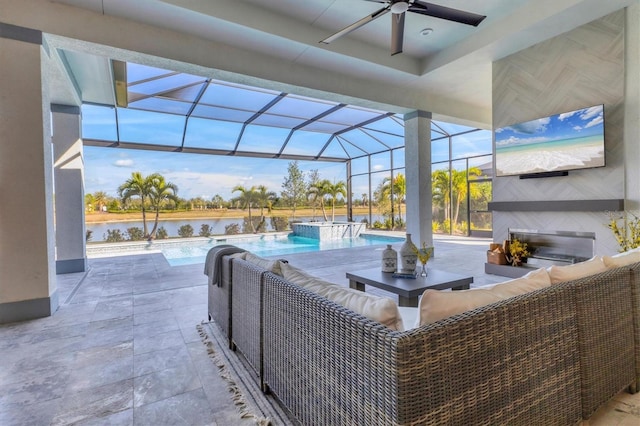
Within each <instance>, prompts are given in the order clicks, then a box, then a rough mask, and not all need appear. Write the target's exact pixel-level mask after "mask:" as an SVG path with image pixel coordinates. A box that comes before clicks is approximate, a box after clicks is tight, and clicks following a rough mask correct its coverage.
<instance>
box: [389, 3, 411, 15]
mask: <svg viewBox="0 0 640 426" xmlns="http://www.w3.org/2000/svg"><path fill="white" fill-rule="evenodd" d="M407 10H409V3H408V2H406V1H399V2H397V3H394V4H392V5H391V13H395V14H396V15H400V14H403V13H405V12H406V11H407Z"/></svg>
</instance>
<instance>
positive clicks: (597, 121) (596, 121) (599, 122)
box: [584, 115, 604, 129]
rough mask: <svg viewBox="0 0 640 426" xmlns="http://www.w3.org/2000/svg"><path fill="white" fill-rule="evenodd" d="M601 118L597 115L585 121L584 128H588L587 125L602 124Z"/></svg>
mask: <svg viewBox="0 0 640 426" xmlns="http://www.w3.org/2000/svg"><path fill="white" fill-rule="evenodd" d="M603 121H604V120H603V118H602V115H599V116H597V117H596V118H594V119H593V120H591V121H590V122H589V123H587V125H586V126H584V127H585V129H588V128H589V127H593V126H597V125H599V124H602V122H603Z"/></svg>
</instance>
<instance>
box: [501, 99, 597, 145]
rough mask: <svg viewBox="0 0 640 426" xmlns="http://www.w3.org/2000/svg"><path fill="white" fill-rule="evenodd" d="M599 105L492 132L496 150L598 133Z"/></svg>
mask: <svg viewBox="0 0 640 426" xmlns="http://www.w3.org/2000/svg"><path fill="white" fill-rule="evenodd" d="M603 129H604V111H603V107H602V105H598V106H594V107H590V108H584V109H579V110H576V111H571V112H566V113H562V114H557V115H553V116H550V117H546V118H540V119H538V120H532V121H528V122H526V123H519V124H514V125H512V126H507V127H503V128H502V129H497V130H496V147H507V146H514V145H525V144H530V143H540V142H547V141H554V140H561V139H567V138H576V137H586V136H593V135H597V134H602V132H603Z"/></svg>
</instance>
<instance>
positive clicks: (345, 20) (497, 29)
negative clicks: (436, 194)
mask: <svg viewBox="0 0 640 426" xmlns="http://www.w3.org/2000/svg"><path fill="white" fill-rule="evenodd" d="M53 1H54V2H56V3H64V4H67V5H72V6H76V7H80V8H85V9H89V10H91V11H93V12H96V13H99V14H104V15H108V16H113V17H118V18H124V19H127V20H130V21H135V22H140V23H143V24H147V25H153V26H156V27H162V28H168V29H171V30H174V31H178V32H181V33H187V34H191V35H194V36H197V37H199V38H204V39H209V40H212V41H215V42H216V43H221V44H224V45H228V46H231V47H234V48H238V49H242V50H244V51H251V52H256V53H259V54H260V55H268V56H269V57H273V58H275V59H276V60H277V61H279V63H280V64H281V66H283V67H286V66H287V64H290V65H291V66H293V65H296V66H297V65H300V66H304V67H312V68H316V69H320V70H326V71H328V72H336V73H338V74H340V75H346V76H351V77H361V78H364V79H366V81H367V82H374V83H375V82H380V84H381V85H384V86H381V87H396V88H398V89H402V90H405V91H407V93H415V96H420V97H423V98H424V97H433V98H434V99H438V100H441V99H451V100H456V101H460V102H463V103H465V104H466V105H470V106H473V107H475V108H479V109H484V110H487V111H489V112H490V111H491V78H492V77H491V63H492V61H495V60H497V59H500V58H502V57H504V56H507V55H509V54H511V53H514V52H517V51H519V50H521V49H524V48H526V47H529V46H531V45H534V44H536V43H539V42H541V41H543V40H546V39H548V38H551V37H553V36H555V35H558V34H561V33H563V32H566V31H568V30H570V29H573V28H575V27H577V26H580V25H583V24H585V23H587V22H590V21H592V20H595V19H597V18H599V17H602V16H605V15H607V14H609V13H612V12H614V11H616V10H619V9H621V8H623V7H625V6H627V5H630V4H632V3H636V2H637V0H607V1H603V0H476V1H468V0H434V1H432V3H437V4H439V5H443V6H447V7H451V8H456V9H462V10H466V11H470V12H474V13H478V14H481V15H486V16H487V18H486V19H485V20H484V21H483V22H482V23H481V24H480V25H479V26H478V27H477V28H474V27H470V26H466V25H463V24H457V23H452V22H449V21H444V20H441V19H437V18H431V17H428V16H424V15H419V14H415V13H408V14H407V16H406V19H405V33H404V34H405V37H404V52H403V53H402V54H399V55H394V56H391V55H390V52H389V51H390V34H391V22H390V20H391V14H387V15H385V16H383V17H381V18H379V19H377V20H374V21H372V22H370V23H368V24H367V25H365V26H363V27H361V28H359V29H358V30H356V31H354V32H352V33H350V34H348V35H346V36H344V37H341V38H339V39H338V40H335V41H334V42H333V43H331V44H329V45H325V44H322V43H319V41H320V40H322V39H325V38H326V37H328V36H330V35H331V34H333V33H335V32H337V31H339V30H340V29H342V28H344V27H345V26H347V25H349V24H351V23H353V22H355V21H357V20H359V19H361V18H363V17H365V16H366V15H368V14H371V13H372V12H374V11H376V10H378V9H380V8H381V7H382V6H383V5H381V4H380V3H377V2H374V1H366V0H304V1H301V0H268V1H266V0H163V1H159V0H135V1H131V0H53ZM424 28H432V29H433V33H432V34H430V35H428V36H422V35H421V34H420V32H421V30H423V29H424ZM254 74H255V75H253V76H252V77H258V78H262V75H261V70H260V68H259V66H258V65H256V69H255V70H254ZM370 86H371V85H370ZM371 90H375V85H373V86H372V88H371ZM365 96H366V94H365ZM417 103H419V102H417V101H415V100H412V101H409V100H408V101H407V105H398V107H399V108H398V111H400V110H401V108H411V107H412V106H413V104H417ZM429 110H431V111H434V112H435V113H436V114H437V113H438V110H437V103H436V104H434V105H432V106H431V108H430V109H429ZM489 116H490V113H489ZM484 124H485V125H490V123H489V122H487V123H484Z"/></svg>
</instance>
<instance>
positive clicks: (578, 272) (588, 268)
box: [547, 256, 607, 284]
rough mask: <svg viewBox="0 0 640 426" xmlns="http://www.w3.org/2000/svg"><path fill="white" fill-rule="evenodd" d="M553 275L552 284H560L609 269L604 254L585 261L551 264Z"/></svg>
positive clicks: (551, 273)
mask: <svg viewBox="0 0 640 426" xmlns="http://www.w3.org/2000/svg"><path fill="white" fill-rule="evenodd" d="M547 270H548V271H549V276H550V277H551V284H558V283H562V282H566V281H572V280H577V279H578V278H583V277H588V276H589V275H595V274H598V273H600V272H604V271H606V270H607V267H606V266H605V264H604V262H603V261H602V256H594V257H592V258H591V259H589V260H585V261H584V262H579V263H574V264H573V265H566V266H557V265H553V266H550V267H549V268H548V269H547Z"/></svg>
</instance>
